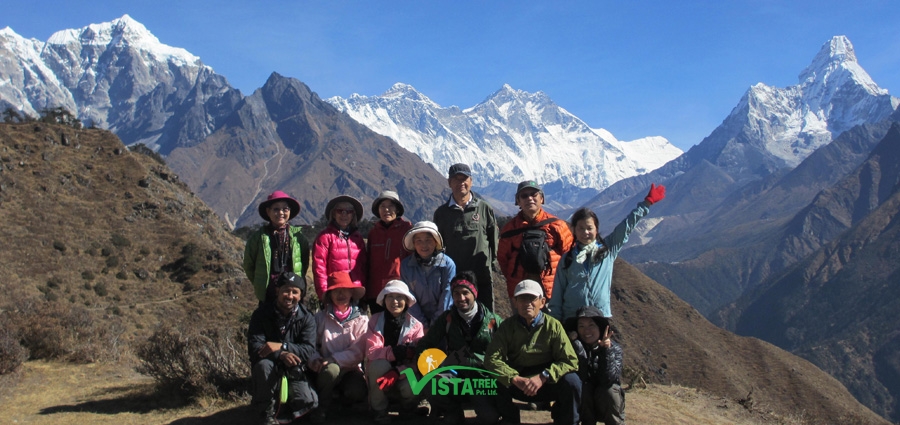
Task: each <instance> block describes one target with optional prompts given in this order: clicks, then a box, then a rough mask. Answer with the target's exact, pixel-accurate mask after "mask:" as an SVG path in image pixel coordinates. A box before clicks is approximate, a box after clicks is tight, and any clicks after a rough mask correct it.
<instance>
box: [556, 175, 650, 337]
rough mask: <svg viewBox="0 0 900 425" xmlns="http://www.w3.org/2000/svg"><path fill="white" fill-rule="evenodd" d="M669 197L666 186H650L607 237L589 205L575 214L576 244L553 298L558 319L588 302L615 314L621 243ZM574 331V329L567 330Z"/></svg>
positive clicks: (558, 275)
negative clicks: (615, 281)
mask: <svg viewBox="0 0 900 425" xmlns="http://www.w3.org/2000/svg"><path fill="white" fill-rule="evenodd" d="M665 197H666V188H665V187H664V186H661V185H660V186H656V185H654V184H651V185H650V193H648V194H647V196H646V197H645V198H644V201H643V202H639V203H638V205H637V208H635V209H634V210H632V211H631V214H628V217H625V219H624V220H622V222H621V223H619V225H618V226H616V228H615V230H613V232H612V233H611V234H610V235H609V236H607V237H606V238H602V237H600V235H599V234H598V233H597V229H598V228H599V226H600V220H598V219H597V214H594V212H593V211H591V210H590V209H588V208H582V209H580V210H578V211H575V214H572V219H571V225H572V228H573V233H574V234H575V241H576V242H575V246H574V247H572V249H571V250H569V252H567V253H566V254H565V255H563V258H562V259H560V261H559V266H558V269H557V270H556V277H555V278H554V281H553V298H551V299H550V304H549V307H550V315H551V316H553V317H554V318H556V319H557V320H559V321H561V322H562V321H564V320H565V319H568V318H570V317H575V312H576V311H577V310H578V309H579V308H581V307H583V306H586V305H590V306H594V307H597V308H598V309H600V311H601V312H603V315H604V316H605V317H612V310H611V309H610V299H609V292H610V289H611V287H612V275H613V264H614V263H615V261H616V257H618V256H619V250H620V249H622V245H625V242H628V235H629V234H631V231H632V230H634V226H635V225H636V224H637V222H638V221H640V219H641V218H642V217H644V216H645V215H647V214H648V213H649V212H650V208H649V207H650V205H653V204H654V203H656V202H659V201H661V200H662V199H663V198H665ZM567 330H571V329H567Z"/></svg>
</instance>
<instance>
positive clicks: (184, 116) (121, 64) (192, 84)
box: [0, 15, 241, 153]
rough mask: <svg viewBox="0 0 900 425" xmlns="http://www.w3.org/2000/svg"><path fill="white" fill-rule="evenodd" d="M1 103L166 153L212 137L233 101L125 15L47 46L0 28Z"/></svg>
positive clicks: (224, 86) (229, 92)
mask: <svg viewBox="0 0 900 425" xmlns="http://www.w3.org/2000/svg"><path fill="white" fill-rule="evenodd" d="M0 57H2V58H3V59H2V60H0V106H2V107H3V108H4V109H5V108H7V107H12V108H15V109H17V110H20V111H23V112H25V113H27V114H29V115H33V116H36V115H38V114H39V112H40V111H41V110H42V109H45V108H54V107H58V106H62V107H64V108H66V109H67V110H69V111H72V112H73V113H75V114H76V115H77V116H78V118H79V119H81V120H82V121H83V122H85V123H86V124H92V125H96V126H98V127H102V128H107V129H109V130H112V131H114V132H116V133H117V134H118V135H119V137H121V138H122V140H123V141H125V142H126V143H128V144H131V143H145V144H147V145H148V146H151V147H153V148H156V149H159V150H160V151H162V152H163V153H168V152H169V151H171V149H173V148H174V147H175V146H183V145H188V144H190V143H196V141H198V140H200V139H202V138H203V137H205V136H207V135H209V134H210V133H212V131H213V130H214V129H215V128H216V127H217V126H218V125H219V124H220V123H219V122H218V121H217V119H218V115H221V114H220V113H219V114H217V112H219V111H220V110H222V109H225V110H228V109H230V108H231V107H232V106H233V104H234V103H235V102H236V101H237V100H239V99H240V97H241V96H240V92H238V91H237V90H235V89H233V88H232V87H230V86H229V85H228V82H227V81H226V80H225V78H224V77H222V76H219V75H217V74H215V73H214V72H213V70H212V68H210V67H208V66H206V65H204V64H203V63H202V62H200V59H199V58H198V57H197V56H194V55H192V54H190V53H188V52H187V51H186V50H184V49H181V48H176V47H171V46H167V45H165V44H162V43H161V42H160V41H159V39H157V38H156V37H155V36H154V35H153V34H151V33H150V31H148V30H147V28H146V27H144V25H142V24H141V23H140V22H137V21H135V20H134V19H132V18H131V17H130V16H128V15H124V16H122V17H121V18H118V19H114V20H112V21H111V22H106V23H101V24H92V25H88V26H86V27H84V28H80V29H67V30H62V31H58V32H56V33H54V34H53V35H51V36H50V38H49V39H48V40H47V42H41V41H39V40H36V39H30V40H29V39H25V38H23V37H21V36H20V35H18V34H16V33H15V32H14V31H13V30H12V29H10V28H9V27H7V28H4V29H2V30H0Z"/></svg>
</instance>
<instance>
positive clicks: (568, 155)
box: [327, 83, 682, 191]
mask: <svg viewBox="0 0 900 425" xmlns="http://www.w3.org/2000/svg"><path fill="white" fill-rule="evenodd" d="M327 101H328V102H330V103H331V104H333V105H334V106H335V107H336V108H338V109H339V110H341V111H344V112H346V113H347V114H348V115H350V116H351V117H352V118H354V119H355V120H357V121H359V122H361V123H363V124H365V125H366V126H367V127H369V128H371V129H372V130H374V131H375V132H377V133H379V134H382V135H385V136H388V137H391V138H393V139H394V140H396V141H397V143H399V144H400V145H401V146H403V147H404V148H406V149H407V150H409V151H411V152H413V153H416V154H417V155H419V157H420V158H422V159H423V160H425V162H428V163H430V164H431V165H432V166H434V167H435V168H436V169H437V170H438V171H440V172H442V173H443V172H445V171H446V170H447V168H448V167H449V166H450V165H451V164H453V163H456V162H465V163H468V164H470V165H471V166H472V167H473V170H474V172H475V173H476V181H475V185H476V186H482V187H483V186H488V185H490V184H492V183H496V182H510V183H518V182H519V181H522V180H525V179H534V180H537V181H538V182H541V183H544V184H548V183H553V182H560V183H563V184H565V185H571V186H575V187H580V188H590V189H594V190H597V191H599V190H602V189H605V188H606V187H608V186H609V185H610V184H612V183H615V182H616V181H619V180H621V179H624V178H627V177H631V176H636V175H639V174H643V173H647V172H649V171H652V170H654V169H656V168H658V167H660V166H662V165H663V164H665V163H666V162H668V161H670V160H672V159H674V158H676V157H677V156H678V155H680V154H681V153H682V151H681V150H680V149H678V148H677V147H675V146H674V145H672V144H671V143H669V142H668V141H667V140H666V139H665V138H663V137H658V136H657V137H648V138H644V139H639V140H636V141H632V142H622V141H619V140H617V139H616V138H615V137H614V136H613V135H612V134H611V133H610V132H609V131H606V130H604V129H592V128H591V127H590V126H588V125H587V124H586V123H585V122H584V121H582V120H581V119H579V118H578V117H576V116H574V115H572V114H571V113H569V112H568V111H566V110H565V109H563V108H562V107H560V106H559V105H557V104H555V103H554V102H553V100H551V99H550V98H549V97H548V96H547V95H546V94H544V93H543V92H537V93H528V92H525V91H522V90H516V89H513V88H512V87H510V86H509V85H504V86H503V87H502V88H501V89H500V90H498V91H497V92H495V93H494V94H492V95H491V96H489V97H488V98H487V99H485V100H484V101H483V102H481V103H479V104H477V105H475V106H473V107H471V108H468V109H462V110H461V109H459V108H458V107H456V106H451V107H447V108H444V107H441V106H440V105H438V104H437V103H435V102H433V101H432V100H431V99H429V98H428V97H427V96H425V95H424V94H422V93H420V92H418V91H416V89H414V88H413V87H412V86H410V85H407V84H402V83H397V84H395V85H394V86H393V87H391V88H390V90H388V91H386V92H384V93H383V94H382V95H380V96H371V97H369V96H361V95H358V94H353V95H351V96H350V98H348V99H343V98H341V97H332V98H330V99H327Z"/></svg>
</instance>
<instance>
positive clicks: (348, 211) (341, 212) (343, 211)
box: [334, 209, 354, 215]
mask: <svg viewBox="0 0 900 425" xmlns="http://www.w3.org/2000/svg"><path fill="white" fill-rule="evenodd" d="M334 212H336V213H338V214H340V215H350V214H353V213H354V211H353V210H352V209H350V210H347V209H336V210H334Z"/></svg>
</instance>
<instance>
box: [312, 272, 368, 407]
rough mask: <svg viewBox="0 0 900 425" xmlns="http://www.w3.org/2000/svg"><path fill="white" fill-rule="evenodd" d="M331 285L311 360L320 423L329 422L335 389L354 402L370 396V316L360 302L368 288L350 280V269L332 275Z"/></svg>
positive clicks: (317, 318) (326, 293)
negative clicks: (366, 364)
mask: <svg viewBox="0 0 900 425" xmlns="http://www.w3.org/2000/svg"><path fill="white" fill-rule="evenodd" d="M327 284H328V287H327V288H328V290H327V291H326V292H325V295H324V299H325V300H326V303H325V306H324V307H323V308H322V310H320V311H319V312H318V313H316V330H317V332H318V338H316V353H314V354H313V355H312V356H311V357H310V359H309V369H310V370H311V371H312V372H314V373H315V382H316V390H317V391H318V394H319V408H318V409H317V410H316V412H314V413H313V417H312V420H313V422H316V423H323V422H324V421H325V419H326V418H325V415H326V413H327V412H328V408H329V406H330V405H331V401H332V399H333V398H334V394H335V391H339V392H340V393H341V394H342V395H343V396H344V398H345V399H347V400H348V401H349V402H351V403H353V402H359V401H363V400H365V399H366V381H365V377H364V376H363V373H362V368H361V363H362V361H363V358H364V357H365V349H366V339H365V335H366V330H367V329H368V327H369V319H368V317H367V316H366V315H365V314H362V313H361V312H360V311H359V307H358V306H357V305H356V303H357V302H358V301H359V299H360V298H362V297H363V295H365V293H366V288H363V287H362V286H360V285H359V284H357V283H354V282H353V281H352V280H350V275H349V274H348V273H347V272H335V273H331V274H329V275H328V278H327Z"/></svg>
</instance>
